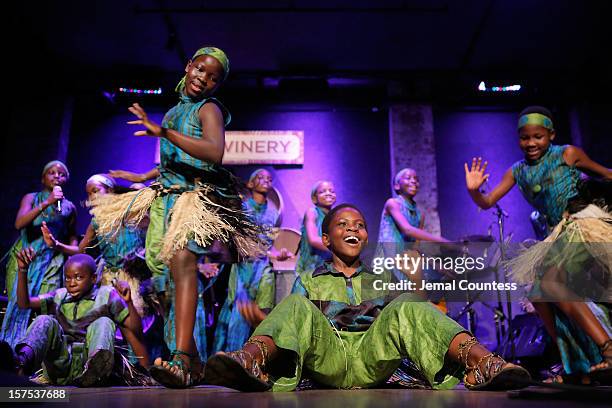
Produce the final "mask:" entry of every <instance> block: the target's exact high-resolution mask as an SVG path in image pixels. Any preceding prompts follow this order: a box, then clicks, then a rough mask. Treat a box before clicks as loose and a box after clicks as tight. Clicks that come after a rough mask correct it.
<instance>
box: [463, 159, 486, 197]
mask: <svg viewBox="0 0 612 408" xmlns="http://www.w3.org/2000/svg"><path fill="white" fill-rule="evenodd" d="M487 164H488V162H486V161H485V162H484V163H483V162H482V157H479V158H478V159H477V158H476V157H474V158H473V159H472V167H471V168H469V169H468V164H467V163H464V165H463V166H464V168H465V185H466V187H467V189H468V190H470V191H476V190H478V189H479V188H480V187H481V186H482V185H483V184H484V182H485V181H487V179H488V178H489V174H484V172H485V170H486V169H487Z"/></svg>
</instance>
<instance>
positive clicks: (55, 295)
mask: <svg viewBox="0 0 612 408" xmlns="http://www.w3.org/2000/svg"><path fill="white" fill-rule="evenodd" d="M39 299H40V311H41V314H50V315H55V317H56V318H57V320H58V322H59V324H60V326H61V327H62V329H63V331H64V334H65V335H66V336H68V340H69V341H71V342H75V341H76V342H84V341H85V335H86V334H87V327H88V326H89V325H90V324H91V323H93V322H94V321H95V320H96V319H98V318H100V317H108V318H109V319H111V320H112V321H114V322H115V323H116V324H117V325H121V324H122V323H123V322H124V321H125V319H126V318H127V317H128V315H129V309H128V305H127V303H125V301H124V300H123V298H122V297H121V296H120V295H119V293H118V292H117V290H116V289H115V288H113V287H112V286H101V287H100V288H97V287H96V286H94V287H92V289H91V290H90V291H89V293H87V294H86V295H84V296H82V297H80V298H79V299H74V298H72V296H70V294H69V293H68V291H67V290H66V288H60V289H57V290H55V291H53V292H49V293H46V294H44V295H41V296H39Z"/></svg>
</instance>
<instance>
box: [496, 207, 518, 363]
mask: <svg viewBox="0 0 612 408" xmlns="http://www.w3.org/2000/svg"><path fill="white" fill-rule="evenodd" d="M495 209H496V211H495V215H496V216H497V226H498V229H499V251H500V258H499V264H501V266H502V271H503V276H504V282H503V283H506V268H505V266H503V265H504V261H505V260H506V245H505V240H504V218H506V217H508V213H506V212H505V211H504V210H503V209H502V208H501V207H500V205H499V204H495ZM495 280H496V281H497V282H500V280H499V268H495ZM505 292H506V314H505V315H504V307H503V302H502V295H501V293H500V292H499V291H497V309H498V311H499V312H500V313H501V316H503V318H504V319H505V320H506V322H507V323H508V341H509V342H510V360H511V361H514V359H515V357H516V350H515V344H514V333H513V330H512V302H511V300H510V291H509V290H506V291H505ZM495 314H496V319H497V318H498V317H497V316H498V313H495ZM499 318H500V319H501V317H499ZM496 324H497V321H496ZM501 328H502V336H501V338H503V335H504V334H505V333H503V325H501ZM499 344H500V342H498V345H499Z"/></svg>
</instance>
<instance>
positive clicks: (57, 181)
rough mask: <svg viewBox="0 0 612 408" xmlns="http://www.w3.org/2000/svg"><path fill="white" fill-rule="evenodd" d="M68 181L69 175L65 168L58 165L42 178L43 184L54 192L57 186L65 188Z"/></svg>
mask: <svg viewBox="0 0 612 408" xmlns="http://www.w3.org/2000/svg"><path fill="white" fill-rule="evenodd" d="M67 180H68V175H67V174H66V171H65V170H64V168H63V167H62V166H60V165H58V164H56V165H55V166H52V167H50V168H49V169H48V170H47V171H46V172H45V174H44V175H43V178H42V184H43V186H45V187H46V188H47V189H49V190H53V187H55V186H63V185H64V184H66V181H67Z"/></svg>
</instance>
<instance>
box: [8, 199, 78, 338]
mask: <svg viewBox="0 0 612 408" xmlns="http://www.w3.org/2000/svg"><path fill="white" fill-rule="evenodd" d="M49 195H50V192H49V191H46V190H43V191H40V192H38V193H36V194H35V195H34V199H33V200H32V208H35V207H37V206H38V205H41V204H42V203H43V202H44V201H45V200H46V199H47V198H48V197H49ZM75 214H76V207H75V206H74V204H72V202H70V201H69V200H67V199H63V200H62V204H61V212H59V211H58V210H57V206H56V205H52V206H48V207H47V208H45V209H44V210H43V211H42V212H41V213H40V214H39V215H38V216H37V217H36V218H35V219H34V221H32V223H31V224H30V225H28V226H27V227H25V228H22V229H21V230H20V231H19V234H20V236H19V238H18V239H17V241H16V242H15V244H14V245H13V246H12V248H11V249H10V252H9V259H8V262H7V268H6V291H7V293H8V298H9V302H8V306H7V309H6V314H5V315H4V320H3V321H2V329H0V340H4V341H6V342H8V343H9V344H10V345H11V346H12V347H14V346H15V344H16V342H17V341H18V340H19V339H20V338H21V337H23V335H24V333H25V332H26V329H27V328H28V324H29V323H30V315H31V311H30V310H29V309H25V310H21V309H19V307H18V306H17V269H18V268H17V253H18V252H19V251H21V250H22V249H25V248H32V249H33V250H34V252H35V254H36V257H35V258H34V260H33V261H32V263H31V264H30V265H29V266H28V288H29V291H30V292H29V293H30V296H38V295H40V294H44V293H48V292H51V291H53V290H55V289H57V288H58V287H60V286H61V283H62V266H63V264H64V259H65V256H64V254H63V253H62V252H59V251H56V250H55V249H53V248H49V247H47V245H46V244H45V242H44V240H43V236H42V232H41V229H40V228H41V226H42V223H43V221H44V222H45V223H46V224H47V227H48V228H49V230H50V231H51V233H52V234H53V236H54V237H55V238H56V239H57V240H59V241H62V242H65V241H66V240H67V239H68V238H69V237H68V234H69V229H70V228H69V224H70V223H71V222H72V220H73V219H74V217H75Z"/></svg>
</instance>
